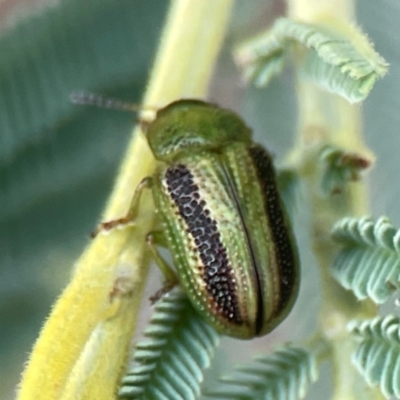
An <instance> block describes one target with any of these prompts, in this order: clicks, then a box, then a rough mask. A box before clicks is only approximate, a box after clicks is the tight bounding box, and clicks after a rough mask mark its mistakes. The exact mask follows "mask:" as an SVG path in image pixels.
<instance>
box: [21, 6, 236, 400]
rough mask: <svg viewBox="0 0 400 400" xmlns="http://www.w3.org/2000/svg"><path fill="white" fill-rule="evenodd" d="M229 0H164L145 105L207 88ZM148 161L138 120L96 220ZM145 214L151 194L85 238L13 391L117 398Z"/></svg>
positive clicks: (122, 203)
mask: <svg viewBox="0 0 400 400" xmlns="http://www.w3.org/2000/svg"><path fill="white" fill-rule="evenodd" d="M232 3H233V2H232V0H213V1H212V3H211V2H205V1H203V0H174V1H172V2H171V6H170V11H169V14H168V17H167V22H166V25H165V28H164V31H163V35H162V38H161V43H160V47H159V50H158V53H157V58H156V61H155V64H154V68H153V71H152V73H151V76H150V80H149V84H148V86H147V90H146V94H145V96H144V99H143V104H144V105H151V106H160V107H161V106H164V105H166V104H167V103H169V102H171V101H172V100H175V99H178V98H181V97H200V98H203V97H205V95H206V93H207V89H208V84H209V81H210V77H211V74H212V71H213V67H214V64H215V61H216V57H217V55H218V52H219V49H220V47H221V44H222V40H223V37H224V34H225V31H226V27H227V23H228V19H229V13H230V9H231V7H232ZM154 168H155V161H154V159H153V157H152V154H151V152H150V150H149V148H148V145H147V141H146V139H145V137H144V136H143V135H142V134H141V132H140V129H139V128H136V129H135V130H134V132H133V135H132V141H131V143H130V145H129V146H128V149H127V153H126V155H125V158H124V161H123V163H122V167H121V169H120V173H119V175H118V177H117V180H116V183H115V187H114V190H113V193H112V194H111V197H110V200H109V202H108V204H107V207H106V210H105V212H104V215H103V219H104V220H110V219H114V218H118V217H121V216H124V215H125V214H126V212H127V210H128V208H129V204H130V201H131V197H132V194H133V191H134V189H135V187H136V186H137V185H138V183H139V182H140V181H141V179H143V178H144V177H145V176H148V175H151V174H152V172H153V171H154ZM152 224H153V210H152V204H151V201H143V202H142V207H141V209H140V215H139V216H138V218H137V219H136V220H135V226H134V227H133V228H132V227H130V228H128V227H127V228H126V229H123V230H114V231H112V232H111V233H110V234H109V235H104V234H99V235H98V236H97V237H96V238H95V239H94V240H93V241H91V242H90V243H89V244H88V246H87V248H86V250H85V251H84V253H83V254H82V256H81V257H80V258H79V259H78V261H77V262H76V265H75V267H74V274H73V277H72V279H71V281H70V283H69V284H68V286H67V287H66V289H65V290H64V292H63V293H62V295H61V296H60V298H59V299H58V300H57V302H56V304H55V305H54V307H53V309H52V312H51V314H50V316H49V318H48V320H47V321H46V323H45V325H44V327H43V329H42V331H41V333H40V336H39V338H38V340H37V342H36V344H35V346H34V348H33V351H32V354H31V355H30V358H29V361H28V364H27V367H26V369H25V372H24V374H23V378H22V382H21V386H20V390H19V393H18V399H19V400H37V399H41V400H56V399H57V400H60V399H61V400H66V399H74V400H78V399H88V400H89V399H97V400H102V399H114V398H115V393H116V391H117V386H118V383H119V379H120V375H121V373H122V370H123V367H124V364H125V362H126V358H127V354H128V350H129V345H130V341H131V337H132V334H133V331H134V328H135V324H136V319H137V315H138V311H139V308H140V303H141V301H140V300H141V297H142V292H143V286H144V283H145V279H146V276H147V270H148V257H147V256H146V253H145V236H146V234H147V233H148V232H149V231H151V229H152Z"/></svg>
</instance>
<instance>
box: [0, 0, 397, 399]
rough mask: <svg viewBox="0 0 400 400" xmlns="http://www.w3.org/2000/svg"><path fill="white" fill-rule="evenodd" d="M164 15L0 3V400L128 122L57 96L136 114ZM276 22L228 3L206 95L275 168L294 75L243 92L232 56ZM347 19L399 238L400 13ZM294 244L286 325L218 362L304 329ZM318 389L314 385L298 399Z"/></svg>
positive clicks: (97, 202)
mask: <svg viewBox="0 0 400 400" xmlns="http://www.w3.org/2000/svg"><path fill="white" fill-rule="evenodd" d="M167 6H168V2H167V1H160V0H118V1H112V0H85V1H81V0H59V1H57V0H17V1H12V0H2V1H1V2H0V255H1V258H0V387H1V388H2V390H1V394H0V398H3V399H13V398H14V396H15V386H16V384H17V383H18V381H19V376H20V373H21V371H22V368H23V363H24V362H25V360H26V359H27V355H28V352H29V350H30V348H31V346H32V344H33V342H34V340H35V338H36V337H37V335H38V332H39V330H40V327H41V325H42V323H43V321H44V320H45V318H46V316H47V315H48V313H49V311H50V308H51V304H52V303H53V302H54V300H55V299H56V297H57V296H58V294H59V293H60V292H61V290H62V288H63V287H64V286H65V285H66V283H67V282H68V279H69V277H70V274H71V271H72V267H73V262H74V260H75V259H76V258H77V257H78V256H79V254H80V253H81V251H82V250H83V248H84V246H85V245H86V244H87V243H88V240H89V239H88V234H89V233H90V231H91V230H92V229H93V227H94V226H95V225H96V223H97V221H98V218H99V215H100V212H101V210H102V208H103V206H104V203H105V201H106V199H107V196H108V194H109V193H110V190H111V188H112V185H113V179H114V177H115V175H116V171H117V170H118V165H119V162H120V160H121V158H122V156H123V154H124V148H125V146H126V144H127V142H128V140H129V136H130V133H131V130H132V127H133V124H134V120H135V117H134V116H132V115H130V114H128V113H123V112H118V111H109V110H99V109H92V108H85V107H79V106H73V105H71V104H70V103H69V100H68V96H69V94H70V93H71V92H72V91H74V90H88V91H93V92H97V93H102V94H106V95H110V96H114V97H118V98H120V99H125V100H128V101H133V102H139V101H140V99H141V95H142V93H143V90H144V87H145V83H146V80H147V77H148V73H149V69H150V66H151V63H152V59H153V57H154V53H155V49H156V44H157V40H158V37H159V34H160V32H161V29H162V24H163V20H164V17H165V13H166V10H167ZM284 11H285V4H284V2H283V1H278V0H275V1H273V0H270V1H268V0H252V1H246V0H238V1H237V5H236V7H235V12H234V15H233V17H232V21H231V26H230V30H229V33H228V36H227V38H226V42H225V47H224V50H223V52H222V54H221V56H220V60H219V63H218V67H217V70H216V72H215V76H214V79H213V82H212V85H211V87H210V97H209V98H210V99H211V100H213V101H215V102H218V103H219V104H221V105H223V106H226V107H230V108H232V109H235V110H237V111H238V112H239V113H240V114H241V115H242V116H243V118H244V119H245V120H246V121H247V122H248V124H249V125H250V126H252V127H253V128H254V130H255V136H256V139H257V140H258V141H260V142H263V143H264V144H266V145H267V146H268V148H269V149H270V150H271V151H272V152H273V153H274V154H275V155H276V159H277V162H278V164H279V162H280V161H282V158H283V156H284V154H285V152H286V151H287V150H288V149H289V148H290V145H291V143H292V138H293V135H294V133H295V130H296V103H295V102H296V99H295V96H294V92H293V76H292V75H293V74H292V70H291V69H290V67H288V68H287V69H286V70H285V72H284V74H283V75H282V76H281V77H280V78H279V79H276V80H274V81H273V82H272V84H271V85H270V86H269V87H268V88H267V89H265V90H257V89H253V88H245V87H243V85H242V83H241V81H240V77H239V74H238V71H237V70H236V68H235V66H234V64H233V61H232V59H231V55H230V51H231V49H232V46H233V45H234V44H235V43H237V42H238V41H240V40H242V39H244V38H246V37H248V36H249V35H251V33H256V32H258V31H259V30H262V29H265V28H266V27H267V26H268V25H269V24H270V23H271V21H273V19H274V18H276V16H277V15H281V14H284ZM357 13H358V22H359V25H360V26H361V28H362V29H363V30H364V31H365V32H366V33H367V34H368V36H369V37H370V39H371V40H372V41H373V42H374V43H375V47H376V49H377V50H378V52H379V53H380V54H381V55H382V56H383V57H384V58H385V59H386V60H387V61H388V62H389V63H390V70H389V74H388V76H387V77H385V78H384V79H383V80H382V81H379V82H378V83H377V85H376V87H375V88H374V90H373V92H372V94H371V95H370V98H369V99H368V100H367V101H366V102H365V104H364V107H363V110H364V127H365V135H366V140H367V143H368V145H369V146H370V148H371V149H372V150H373V151H374V152H375V153H376V155H377V163H376V165H375V167H374V169H373V170H372V171H371V172H370V174H369V182H370V194H371V203H372V214H373V215H374V216H377V215H381V214H386V215H388V216H389V217H390V218H391V219H392V221H393V222H394V224H395V225H396V226H400V212H399V210H400V206H399V202H398V198H399V196H400V185H399V184H398V183H397V176H398V175H397V172H398V169H399V166H400V164H399V157H398V152H399V150H398V149H400V134H399V129H398V126H399V122H400V121H399V118H400V112H399V110H400V96H399V94H400V67H399V65H400V30H399V28H398V26H399V22H398V21H400V3H399V2H397V1H393V0H382V1H379V2H377V1H375V0H359V2H358V4H357ZM178 54H179V53H178V51H177V56H178ZM300 207H301V210H302V212H301V214H302V216H301V217H298V218H297V220H296V227H297V229H298V230H301V231H302V232H304V231H305V229H306V226H305V224H306V214H307V212H310V210H308V209H307V207H306V205H305V204H302V205H301V206H300ZM303 210H305V212H303ZM300 242H301V243H300V247H301V248H302V249H303V251H302V254H301V256H302V268H303V281H302V288H301V293H300V298H299V301H298V303H297V305H296V307H295V309H294V310H293V312H292V314H291V315H290V317H289V318H288V320H287V321H285V323H284V324H282V325H281V327H280V328H279V329H277V330H276V331H274V332H273V333H272V334H271V335H269V336H268V337H267V338H264V339H260V340H255V341H252V342H247V343H244V342H241V343H240V346H241V349H242V352H238V351H237V350H236V352H235V353H236V354H233V355H232V354H231V353H229V349H230V348H231V347H232V346H236V348H238V347H237V346H238V345H237V342H236V341H234V340H225V341H224V345H223V347H222V348H221V349H220V350H219V352H220V353H219V354H220V356H221V357H217V359H218V360H222V359H224V360H225V362H229V360H234V359H235V357H236V359H241V360H243V356H242V354H241V353H243V354H246V355H248V356H250V355H251V354H252V353H254V352H257V351H261V350H263V351H264V350H265V349H266V348H267V347H270V346H274V345H275V344H276V343H280V342H283V341H286V340H295V339H296V338H303V337H305V336H306V335H307V333H309V332H310V331H312V329H313V326H314V324H315V316H316V313H317V311H318V271H317V269H316V267H315V265H314V263H313V258H312V254H311V249H310V247H309V245H308V241H307V237H306V235H304V234H302V235H301V238H300ZM153 281H154V282H155V285H156V287H157V285H158V282H159V281H158V280H157V278H156V279H153ZM152 291H153V292H154V289H152V288H151V287H150V288H148V290H147V293H148V294H151V293H152ZM144 314H146V315H145V316H144V317H143V318H144V319H145V318H146V317H147V314H148V312H147V311H146V312H144ZM139 330H140V329H139ZM226 360H228V361H226ZM218 365H221V366H222V365H223V362H222V361H221V362H220V361H219V362H218ZM218 365H217V367H216V368H218ZM326 390H327V389H326V386H324V385H322V384H317V385H316V386H315V387H314V388H313V390H312V391H311V392H310V393H309V395H308V397H307V398H309V399H314V398H321V397H320V394H321V393H326Z"/></svg>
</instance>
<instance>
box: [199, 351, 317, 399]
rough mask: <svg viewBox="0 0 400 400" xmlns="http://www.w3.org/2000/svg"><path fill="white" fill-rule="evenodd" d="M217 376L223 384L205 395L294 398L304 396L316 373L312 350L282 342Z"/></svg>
mask: <svg viewBox="0 0 400 400" xmlns="http://www.w3.org/2000/svg"><path fill="white" fill-rule="evenodd" d="M254 361H255V362H253V363H252V364H249V365H246V366H242V367H239V368H237V369H236V371H235V372H234V373H233V374H232V375H231V376H226V377H223V378H221V381H222V382H224V386H223V387H221V388H219V389H217V390H216V391H213V392H209V393H206V397H212V398H219V399H229V400H239V399H240V400H252V399H254V400H255V399H271V400H272V399H273V400H292V399H293V400H295V399H301V398H303V397H304V396H305V394H306V392H307V390H308V387H309V385H310V384H311V383H312V382H315V381H316V380H317V377H318V368H317V366H318V360H317V355H316V353H313V352H311V351H310V350H308V349H306V348H304V347H294V346H286V347H284V348H282V349H279V350H276V351H275V352H274V353H272V354H270V355H268V356H261V357H256V358H255V359H254Z"/></svg>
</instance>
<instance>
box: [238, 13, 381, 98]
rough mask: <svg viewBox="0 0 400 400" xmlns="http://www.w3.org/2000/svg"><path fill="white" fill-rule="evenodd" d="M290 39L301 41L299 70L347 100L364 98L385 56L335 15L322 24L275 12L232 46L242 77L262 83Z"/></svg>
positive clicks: (274, 69) (281, 57) (281, 60)
mask: <svg viewBox="0 0 400 400" xmlns="http://www.w3.org/2000/svg"><path fill="white" fill-rule="evenodd" d="M294 44H299V45H301V46H302V48H301V51H303V52H302V53H300V54H301V57H300V58H299V59H300V68H301V71H302V73H304V74H305V76H306V77H307V78H309V79H312V80H313V81H315V82H316V83H317V84H319V85H320V86H322V87H323V88H325V89H326V90H328V91H330V92H332V93H336V94H339V95H341V96H343V97H344V98H346V99H347V100H349V101H350V102H358V101H362V100H364V99H365V98H366V96H367V95H368V93H369V92H370V90H371V89H372V87H373V85H374V83H375V81H376V80H377V78H379V77H382V76H383V75H384V74H385V73H386V68H387V64H386V62H385V61H384V60H383V59H382V58H381V57H380V56H379V55H378V54H377V53H376V52H375V51H374V49H373V48H372V46H371V44H370V43H369V42H368V40H367V39H366V38H365V37H364V36H363V34H362V33H361V32H359V31H357V30H356V29H355V28H351V27H350V26H344V25H343V24H342V23H338V22H337V21H336V24H335V25H334V24H333V23H331V24H330V25H329V26H328V24H324V26H322V25H312V24H306V23H301V22H297V21H293V20H290V19H288V18H281V19H278V20H277V21H276V22H275V24H274V25H273V27H272V29H270V30H269V31H267V32H266V33H263V34H261V35H259V36H258V37H257V38H256V39H252V40H251V41H249V42H247V43H245V44H244V45H242V46H240V47H239V48H238V50H237V51H236V60H237V63H238V64H239V65H240V66H242V68H243V70H244V73H243V75H244V78H245V79H246V80H247V81H251V82H253V83H254V84H255V85H256V86H266V85H267V84H268V83H269V81H270V80H271V79H272V78H273V77H274V76H275V75H276V74H278V73H279V72H281V71H282V68H283V65H284V59H285V55H286V54H287V53H288V52H289V50H290V49H291V48H292V47H293V45H294ZM299 50H300V49H299Z"/></svg>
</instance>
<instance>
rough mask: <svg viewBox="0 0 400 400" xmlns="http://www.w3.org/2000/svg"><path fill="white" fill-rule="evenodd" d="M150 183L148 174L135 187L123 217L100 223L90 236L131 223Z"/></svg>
mask: <svg viewBox="0 0 400 400" xmlns="http://www.w3.org/2000/svg"><path fill="white" fill-rule="evenodd" d="M152 185H153V179H152V178H151V177H150V176H148V177H146V178H144V179H143V180H142V181H141V182H140V183H139V185H138V186H137V187H136V189H135V192H134V194H133V196H132V200H131V203H130V205H129V210H128V213H127V214H126V215H125V216H124V217H121V218H117V219H113V220H110V221H106V222H102V223H100V224H99V225H98V226H97V228H96V229H95V230H94V231H93V232H92V233H91V235H90V236H91V237H92V238H94V237H96V236H97V235H98V234H99V233H107V232H109V231H111V230H112V229H114V228H117V227H124V226H127V225H131V224H132V223H133V222H134V220H135V218H136V216H137V214H138V209H139V203H140V198H141V196H142V193H143V190H144V189H151V187H152Z"/></svg>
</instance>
